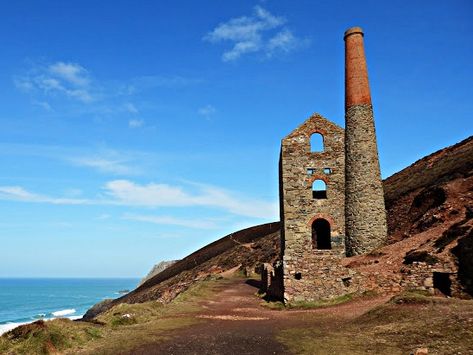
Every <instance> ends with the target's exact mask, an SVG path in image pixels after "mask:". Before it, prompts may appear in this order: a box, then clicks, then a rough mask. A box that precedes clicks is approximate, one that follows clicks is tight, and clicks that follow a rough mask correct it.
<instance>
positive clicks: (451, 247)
mask: <svg viewBox="0 0 473 355" xmlns="http://www.w3.org/2000/svg"><path fill="white" fill-rule="evenodd" d="M384 191H385V201H386V208H387V215H388V231H389V236H388V240H387V243H386V245H385V246H383V247H381V248H378V249H377V250H375V251H374V252H372V253H368V254H365V255H360V256H355V257H351V258H346V259H345V264H346V266H348V267H351V268H353V269H355V270H357V271H359V272H361V273H364V274H365V275H369V277H368V279H370V278H371V279H372V280H371V281H373V283H377V284H378V285H379V284H381V285H383V284H385V285H402V284H404V285H407V286H409V284H408V282H409V280H410V278H411V276H412V274H413V272H415V270H414V269H413V268H415V267H416V265H417V263H418V262H422V263H423V264H426V265H428V267H429V269H428V272H430V274H432V271H433V270H434V269H435V268H436V267H442V268H444V269H445V268H447V269H449V270H454V271H455V274H456V275H457V279H455V280H452V281H454V282H455V283H456V285H457V286H456V287H457V289H456V292H457V294H456V295H458V296H465V297H467V296H468V295H472V296H473V137H469V138H468V139H465V140H464V141H462V142H460V143H458V144H455V145H454V146H451V147H448V148H445V149H442V150H440V151H438V152H435V153H433V154H431V155H429V156H427V157H425V158H423V159H421V160H419V161H417V162H415V163H414V164H412V165H411V166H409V167H407V168H406V169H404V170H402V171H400V172H399V173H396V174H394V175H393V176H391V177H389V178H388V179H386V180H385V181H384ZM279 229H280V223H279V222H274V223H268V224H264V225H260V226H255V227H252V228H248V229H245V230H242V231H239V232H236V233H233V234H231V235H228V236H226V237H224V238H222V239H220V240H217V241H216V242H214V243H211V244H209V245H208V246H206V247H204V248H202V249H200V250H198V251H196V252H195V253H192V254H191V255H189V256H187V257H186V258H184V259H182V260H180V261H178V262H176V263H175V264H173V265H171V266H169V267H168V268H166V269H165V270H163V271H162V272H160V273H158V274H157V275H155V276H153V277H151V278H150V279H148V280H147V281H145V282H144V283H143V284H141V285H140V286H139V287H138V288H137V289H136V290H134V291H132V292H131V293H129V294H127V295H125V296H123V297H121V298H119V299H117V300H114V301H111V302H104V303H102V304H99V305H97V306H94V308H92V309H91V310H89V312H87V314H86V315H85V319H91V318H93V317H94V316H95V315H97V314H98V313H101V312H103V311H104V310H106V309H109V308H111V307H113V306H114V305H115V304H118V303H122V302H126V303H139V302H146V301H149V300H159V301H162V302H167V301H170V300H172V299H173V298H174V297H176V296H177V295H178V294H179V293H180V292H182V291H184V290H186V289H187V288H188V287H189V286H190V285H191V284H192V283H193V282H195V281H196V280H200V279H202V278H205V277H207V276H209V275H214V274H219V273H222V272H225V271H228V270H230V269H235V268H240V269H242V270H247V269H254V268H255V267H256V266H258V265H260V264H262V263H272V262H274V261H275V260H276V259H277V258H278V257H279V252H280V233H279ZM368 281H369V280H368ZM396 290H400V289H397V288H396V286H395V287H394V288H393V291H396Z"/></svg>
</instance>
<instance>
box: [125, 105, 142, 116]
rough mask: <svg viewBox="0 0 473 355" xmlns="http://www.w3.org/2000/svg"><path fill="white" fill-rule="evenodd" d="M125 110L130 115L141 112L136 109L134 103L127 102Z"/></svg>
mask: <svg viewBox="0 0 473 355" xmlns="http://www.w3.org/2000/svg"><path fill="white" fill-rule="evenodd" d="M124 107H125V110H126V111H127V112H129V113H132V114H135V115H136V114H138V113H139V112H140V111H139V110H138V109H137V108H136V106H135V105H133V104H132V103H130V102H127V103H126V104H125V105H124Z"/></svg>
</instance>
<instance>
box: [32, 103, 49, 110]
mask: <svg viewBox="0 0 473 355" xmlns="http://www.w3.org/2000/svg"><path fill="white" fill-rule="evenodd" d="M33 104H34V105H36V106H39V107H42V108H43V109H45V110H46V111H53V108H52V107H51V105H50V104H49V103H48V102H46V101H33Z"/></svg>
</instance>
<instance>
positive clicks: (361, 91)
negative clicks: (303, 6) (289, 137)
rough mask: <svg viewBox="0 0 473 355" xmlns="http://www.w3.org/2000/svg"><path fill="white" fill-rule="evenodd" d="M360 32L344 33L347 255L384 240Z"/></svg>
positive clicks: (380, 187) (356, 29)
mask: <svg viewBox="0 0 473 355" xmlns="http://www.w3.org/2000/svg"><path fill="white" fill-rule="evenodd" d="M363 36H364V35H363V30H362V29H361V28H360V27H352V28H350V29H348V30H347V31H346V32H345V36H344V39H345V216H346V249H347V255H348V256H352V255H359V254H363V253H366V252H369V251H371V250H373V249H375V248H377V247H379V246H380V245H382V244H383V243H384V242H385V241H386V237H387V224H386V210H385V206H384V192H383V183H382V180H381V174H380V169H379V160H378V147H377V144H376V131H375V127H374V118H373V107H372V105H371V94H370V87H369V82H368V71H367V68H366V58H365V51H364V46H363Z"/></svg>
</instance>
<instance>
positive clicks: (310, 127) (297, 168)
mask: <svg viewBox="0 0 473 355" xmlns="http://www.w3.org/2000/svg"><path fill="white" fill-rule="evenodd" d="M314 133H319V134H321V135H322V136H323V141H324V142H323V151H320V152H312V151H311V146H310V139H311V136H312V134H314ZM344 160H345V148H344V130H343V129H342V128H341V127H339V126H337V125H335V124H334V123H332V122H330V121H328V120H327V119H325V118H324V117H322V116H320V115H318V114H314V115H313V116H311V117H310V118H309V119H308V120H306V121H305V122H304V123H303V124H302V125H300V126H299V127H298V128H296V129H295V130H294V131H293V132H292V133H291V134H289V135H288V136H287V137H286V138H284V139H283V140H282V144H281V160H280V202H281V203H280V206H281V209H280V210H281V221H283V227H282V233H281V239H282V240H281V245H282V246H283V247H282V254H283V273H282V274H283V278H284V298H285V300H286V301H292V300H295V299H296V298H297V299H299V300H302V299H305V300H313V299H318V298H331V297H335V296H339V295H341V294H344V293H346V292H347V291H348V290H349V289H350V287H348V288H347V287H346V286H344V284H343V281H342V279H345V278H349V277H352V276H350V275H351V274H350V272H349V271H348V269H346V268H345V267H343V266H341V265H340V260H341V258H342V257H344V256H345V210H344V205H345V166H344ZM328 169H330V170H328ZM315 180H323V181H324V182H325V183H326V187H327V189H326V198H314V197H313V193H312V183H313V182H314V181H315ZM319 219H323V220H325V221H327V222H328V223H329V224H330V246H331V248H330V249H324V250H321V249H318V248H317V246H316V245H314V243H313V238H312V224H313V222H314V221H316V220H319Z"/></svg>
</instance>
